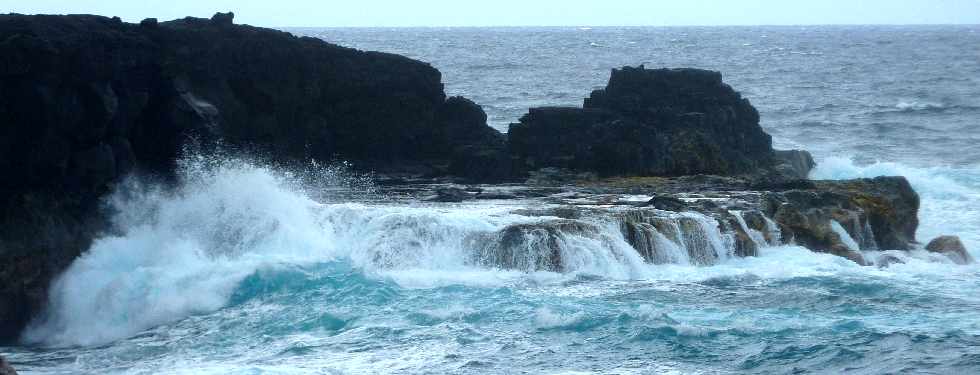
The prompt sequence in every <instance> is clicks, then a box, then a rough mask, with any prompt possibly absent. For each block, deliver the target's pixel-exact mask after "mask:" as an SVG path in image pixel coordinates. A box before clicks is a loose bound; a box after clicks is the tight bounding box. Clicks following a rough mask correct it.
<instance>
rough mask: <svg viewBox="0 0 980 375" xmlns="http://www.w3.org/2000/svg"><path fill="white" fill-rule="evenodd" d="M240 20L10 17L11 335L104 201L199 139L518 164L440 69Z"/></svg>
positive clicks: (468, 168) (375, 158)
mask: <svg viewBox="0 0 980 375" xmlns="http://www.w3.org/2000/svg"><path fill="white" fill-rule="evenodd" d="M233 17H234V15H233V14H230V13H226V14H217V15H215V17H213V18H212V19H197V18H186V19H181V20H176V21H170V22H157V21H156V20H155V19H147V20H144V21H143V22H141V23H140V24H129V23H124V22H121V21H120V20H119V19H118V18H106V17H99V16H84V15H77V16H42V15H39V16H24V15H0V122H2V123H3V126H2V127H0V150H2V155H0V156H2V157H0V172H2V174H3V178H2V179H0V264H2V267H0V301H2V302H3V303H2V304H0V341H3V340H9V339H12V338H14V337H16V335H17V332H18V331H19V329H20V328H21V327H23V325H24V324H25V323H26V322H27V319H29V318H30V316H32V315H33V314H34V313H36V312H37V311H38V310H39V309H40V308H41V306H42V304H43V302H44V299H45V298H46V294H47V293H46V288H47V283H48V282H49V281H50V280H51V279H52V278H53V277H54V276H55V275H56V274H57V273H58V272H59V271H60V270H62V269H64V268H65V267H66V266H67V265H68V264H69V263H70V262H71V261H72V260H73V259H74V258H75V257H76V256H77V255H78V254H79V253H80V252H81V251H82V250H84V249H86V248H87V247H88V246H89V243H90V241H91V237H92V235H93V234H94V233H97V232H101V231H105V230H107V228H105V225H104V223H105V221H104V220H102V219H101V218H100V209H99V205H98V200H99V197H100V196H102V195H103V194H104V193H105V192H106V191H107V190H108V189H109V188H110V186H111V185H112V184H113V183H114V182H116V181H118V180H119V178H120V177H121V176H123V175H125V174H127V173H129V172H130V171H132V170H134V169H138V170H141V171H143V172H145V173H150V174H157V175H161V176H163V177H164V178H167V177H168V176H169V175H170V174H171V173H172V171H173V170H174V161H175V158H176V157H177V156H178V154H179V153H180V152H181V150H182V147H184V145H185V144H187V143H188V142H190V143H191V144H197V145H199V147H201V148H203V149H204V150H207V149H208V147H210V145H211V144H212V142H213V141H216V140H220V141H221V144H222V147H224V148H228V149H232V150H242V151H249V152H253V153H257V154H260V155H265V156H267V157H268V158H270V159H273V160H274V161H291V160H310V159H314V160H320V161H329V160H333V159H335V158H339V159H343V160H346V161H349V162H351V163H353V164H354V165H355V166H357V167H360V168H364V169H371V170H376V171H382V172H385V171H398V172H403V171H407V172H410V173H414V174H422V175H439V174H446V173H448V172H449V170H450V169H452V170H454V171H456V172H457V173H458V174H460V175H463V176H467V177H472V178H473V179H477V180H485V179H499V178H502V176H504V175H506V174H507V173H508V172H507V171H508V169H507V168H505V166H508V165H509V161H508V160H507V159H506V158H505V157H503V155H504V154H503V150H504V149H505V146H504V142H505V140H504V137H503V135H502V134H500V133H499V132H497V131H495V130H493V129H491V128H490V127H488V126H487V125H486V115H485V114H484V113H483V110H482V109H481V108H480V107H479V106H478V105H476V104H474V103H473V102H471V101H469V100H466V99H464V98H448V99H447V98H446V95H445V93H444V91H443V85H442V82H441V74H440V73H439V71H438V70H436V69H435V68H433V67H431V66H430V65H428V64H426V63H422V62H419V61H415V60H412V59H409V58H406V57H403V56H399V55H394V54H387V53H377V52H362V51H358V50H354V49H350V48H344V47H340V46H336V45H332V44H329V43H326V42H324V41H322V40H319V39H315V38H297V37H294V36H293V35H291V34H288V33H285V32H281V31H276V30H270V29H262V28H255V27H250V26H244V25H235V24H234V23H233ZM494 163H496V164H494ZM474 165H479V166H481V167H485V168H475V167H473V166H474Z"/></svg>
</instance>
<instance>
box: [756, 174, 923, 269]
mask: <svg viewBox="0 0 980 375" xmlns="http://www.w3.org/2000/svg"><path fill="white" fill-rule="evenodd" d="M763 205H764V209H765V211H766V214H767V215H768V216H770V217H772V218H773V220H775V221H776V222H777V223H779V224H780V225H781V226H783V227H785V228H786V229H787V231H784V235H786V234H788V233H787V232H789V233H791V235H792V236H793V238H794V239H795V241H796V242H797V243H799V244H800V245H803V246H805V247H807V248H810V249H812V250H815V251H822V252H829V253H833V254H837V255H841V256H845V257H847V258H849V259H858V257H859V255H860V254H857V253H856V252H857V251H859V250H879V249H881V250H910V249H912V247H913V245H914V244H915V230H916V228H917V227H918V210H919V196H918V194H916V193H915V191H914V190H912V187H911V185H909V183H908V181H907V180H906V179H905V178H904V177H876V178H873V179H856V180H846V181H815V182H813V186H812V187H811V188H808V189H793V190H788V191H779V192H767V193H765V194H764V195H763ZM835 222H836V224H838V225H839V226H840V228H842V229H843V230H844V231H845V232H846V233H844V234H846V236H847V237H850V239H851V240H853V242H854V243H855V244H857V247H858V248H853V247H854V246H853V245H851V244H850V243H849V242H850V241H848V240H847V239H846V238H842V237H843V236H842V233H840V231H838V230H835V228H834V225H835ZM859 263H860V262H859Z"/></svg>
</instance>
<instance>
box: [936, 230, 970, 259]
mask: <svg viewBox="0 0 980 375" xmlns="http://www.w3.org/2000/svg"><path fill="white" fill-rule="evenodd" d="M926 250H928V251H930V252H933V253H939V254H943V255H945V256H947V257H949V259H951V260H953V262H954V263H956V264H970V263H973V262H974V260H973V257H972V256H970V253H969V252H968V251H966V247H965V246H963V242H961V241H960V238H959V237H957V236H939V237H936V238H934V239H933V240H932V241H929V244H928V245H926Z"/></svg>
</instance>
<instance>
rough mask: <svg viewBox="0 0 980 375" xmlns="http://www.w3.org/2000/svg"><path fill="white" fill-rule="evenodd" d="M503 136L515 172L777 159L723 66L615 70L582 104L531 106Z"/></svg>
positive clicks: (718, 169)
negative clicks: (723, 76) (728, 81)
mask: <svg viewBox="0 0 980 375" xmlns="http://www.w3.org/2000/svg"><path fill="white" fill-rule="evenodd" d="M508 140H509V147H510V152H511V156H512V158H513V159H514V160H515V163H516V165H515V169H516V171H517V172H518V173H527V172H529V171H533V170H537V169H541V168H548V167H552V168H566V169H572V170H579V171H591V172H595V173H598V174H599V175H601V176H614V175H635V176H670V175H690V174H699V173H706V174H722V175H732V174H740V173H750V172H753V171H754V170H756V169H757V168H761V167H768V166H770V165H771V164H772V163H773V160H774V159H773V158H774V156H773V150H772V140H771V138H770V136H769V135H768V134H766V133H765V132H764V131H763V130H762V128H761V127H760V126H759V113H758V112H757V111H756V109H755V108H754V107H753V106H752V105H751V104H750V103H749V101H748V99H745V98H743V97H742V96H741V95H740V94H739V93H738V92H736V91H735V90H733V89H732V88H731V87H730V86H728V85H727V84H725V83H723V82H722V79H721V73H718V72H713V71H707V70H698V69H645V68H643V67H642V66H641V67H638V68H632V67H624V68H622V69H615V70H613V72H612V75H611V77H610V78H609V83H608V85H607V86H606V88H605V89H603V90H596V91H594V92H593V93H592V95H591V96H590V97H589V98H588V99H586V100H585V104H584V106H583V107H582V108H564V107H545V108H532V109H531V110H530V111H529V112H528V113H527V114H526V115H524V117H522V118H521V120H520V122H519V123H516V124H512V125H511V126H510V130H509V131H508Z"/></svg>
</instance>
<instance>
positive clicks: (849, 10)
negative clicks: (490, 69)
mask: <svg viewBox="0 0 980 375" xmlns="http://www.w3.org/2000/svg"><path fill="white" fill-rule="evenodd" d="M229 10H231V11H234V12H235V15H236V16H235V22H236V23H244V24H251V25H255V26H265V27H299V26H312V27H348V26H373V27H397V26H685V25H823V24H980V0H0V13H11V12H13V13H26V14H36V13H45V14H69V13H89V14H100V15H105V16H119V17H121V18H122V19H123V20H125V21H129V22H138V21H139V20H141V19H143V18H148V17H155V18H158V19H160V20H161V21H163V20H170V19H175V18H181V17H184V16H196V17H210V16H211V15H212V14H214V12H216V11H229Z"/></svg>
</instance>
